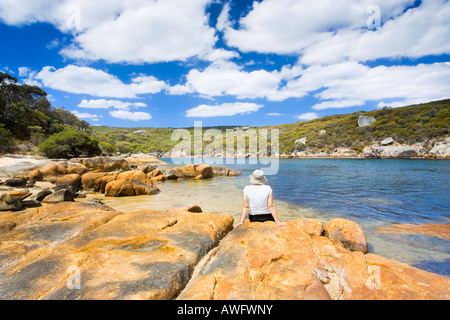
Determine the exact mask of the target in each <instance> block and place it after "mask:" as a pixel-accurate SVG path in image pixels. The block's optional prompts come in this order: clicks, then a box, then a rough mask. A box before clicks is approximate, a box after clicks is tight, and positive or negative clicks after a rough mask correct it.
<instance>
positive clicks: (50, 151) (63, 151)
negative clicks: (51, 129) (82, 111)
mask: <svg viewBox="0 0 450 320" xmlns="http://www.w3.org/2000/svg"><path fill="white" fill-rule="evenodd" d="M39 151H40V152H43V153H44V154H45V155H46V156H47V157H49V158H67V159H69V158H74V157H80V156H96V155H100V154H101V150H100V147H99V145H98V140H97V139H95V138H92V137H90V136H89V135H87V134H86V133H84V132H80V131H76V130H73V129H69V130H65V131H62V132H59V133H56V134H53V135H51V136H50V137H49V138H48V140H47V141H46V142H44V143H42V144H41V145H40V146H39Z"/></svg>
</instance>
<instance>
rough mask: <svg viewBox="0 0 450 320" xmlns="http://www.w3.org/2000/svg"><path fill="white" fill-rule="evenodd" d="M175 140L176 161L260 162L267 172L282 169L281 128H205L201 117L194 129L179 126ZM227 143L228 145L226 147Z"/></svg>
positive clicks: (173, 152)
mask: <svg viewBox="0 0 450 320" xmlns="http://www.w3.org/2000/svg"><path fill="white" fill-rule="evenodd" d="M172 141H177V142H178V144H177V145H176V146H175V147H174V148H173V149H172V151H171V158H172V161H173V163H174V164H176V165H180V164H192V163H194V164H201V163H206V164H209V165H224V164H225V165H226V164H246V163H248V164H250V165H252V164H258V163H259V164H261V165H262V166H266V167H262V168H261V169H263V170H264V174H266V175H274V174H276V173H278V169H279V157H278V156H279V153H278V152H279V144H280V143H279V130H278V129H254V128H246V129H245V130H244V129H243V128H241V127H239V128H233V129H226V130H225V135H224V132H223V130H219V129H207V130H203V124H202V121H195V122H194V128H193V130H188V129H176V130H174V131H173V133H172ZM224 146H225V148H224Z"/></svg>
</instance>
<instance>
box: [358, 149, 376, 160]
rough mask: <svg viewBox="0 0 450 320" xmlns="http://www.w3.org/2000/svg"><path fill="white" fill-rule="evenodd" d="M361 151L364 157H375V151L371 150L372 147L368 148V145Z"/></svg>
mask: <svg viewBox="0 0 450 320" xmlns="http://www.w3.org/2000/svg"><path fill="white" fill-rule="evenodd" d="M362 153H363V155H364V157H365V158H376V157H377V155H376V153H375V152H373V150H372V148H370V147H366V148H364V150H363V152H362Z"/></svg>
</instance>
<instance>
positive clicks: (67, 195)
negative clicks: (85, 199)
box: [41, 189, 75, 203]
mask: <svg viewBox="0 0 450 320" xmlns="http://www.w3.org/2000/svg"><path fill="white" fill-rule="evenodd" d="M74 199H75V195H74V193H73V192H72V191H70V190H67V189H61V190H58V191H55V192H54V193H52V194H50V195H48V196H46V197H45V198H44V199H43V200H42V201H41V202H44V203H59V202H64V201H74Z"/></svg>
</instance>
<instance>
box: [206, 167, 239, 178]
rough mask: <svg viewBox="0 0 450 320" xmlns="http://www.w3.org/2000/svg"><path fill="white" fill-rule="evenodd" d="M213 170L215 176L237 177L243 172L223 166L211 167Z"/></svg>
mask: <svg viewBox="0 0 450 320" xmlns="http://www.w3.org/2000/svg"><path fill="white" fill-rule="evenodd" d="M211 168H212V170H213V174H214V176H229V177H237V176H240V175H242V174H243V173H242V172H241V171H238V170H234V169H230V168H223V167H216V166H212V167H211Z"/></svg>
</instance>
